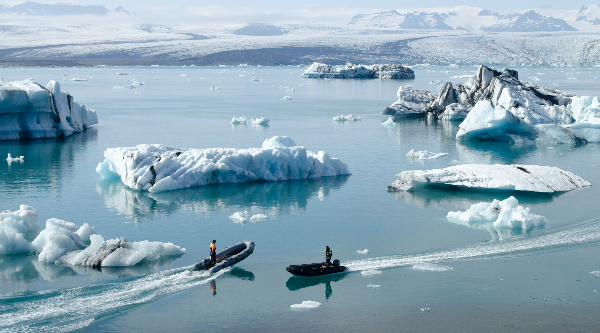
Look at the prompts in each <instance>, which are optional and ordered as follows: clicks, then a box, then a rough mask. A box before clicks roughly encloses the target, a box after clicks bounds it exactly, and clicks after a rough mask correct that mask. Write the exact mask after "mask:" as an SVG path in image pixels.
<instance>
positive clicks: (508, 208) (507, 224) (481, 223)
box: [446, 196, 546, 239]
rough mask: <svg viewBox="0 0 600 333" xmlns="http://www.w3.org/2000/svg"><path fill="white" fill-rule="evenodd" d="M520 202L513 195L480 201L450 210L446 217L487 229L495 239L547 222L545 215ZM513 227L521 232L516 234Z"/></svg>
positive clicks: (508, 236) (522, 232)
mask: <svg viewBox="0 0 600 333" xmlns="http://www.w3.org/2000/svg"><path fill="white" fill-rule="evenodd" d="M518 204H519V201H518V200H517V199H516V198H515V197H513V196H511V197H509V198H508V199H506V200H503V201H499V200H494V201H493V202H491V203H488V202H480V203H478V204H474V205H472V206H471V208H469V209H467V210H466V211H464V212H449V213H448V215H447V216H446V218H447V219H448V221H450V222H452V223H456V224H460V225H464V226H467V227H469V228H473V229H483V230H487V231H489V232H490V234H491V235H492V238H493V239H506V238H510V237H513V236H515V235H519V234H524V233H526V231H527V230H529V229H532V228H535V227H541V226H543V225H545V224H546V218H545V217H543V216H541V215H536V214H533V213H531V212H530V210H529V207H527V208H525V207H523V206H519V205H518ZM512 229H517V230H519V231H520V232H517V233H516V234H515V233H514V232H513V230H512Z"/></svg>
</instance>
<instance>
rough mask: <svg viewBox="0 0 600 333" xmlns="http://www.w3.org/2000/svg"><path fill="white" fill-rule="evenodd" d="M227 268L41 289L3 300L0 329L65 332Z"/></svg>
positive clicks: (204, 280)
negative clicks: (209, 271) (117, 281)
mask: <svg viewBox="0 0 600 333" xmlns="http://www.w3.org/2000/svg"><path fill="white" fill-rule="evenodd" d="M228 271H229V269H224V270H222V271H220V272H218V273H215V274H212V275H209V274H207V273H206V272H202V273H200V272H192V271H191V266H190V267H183V268H177V269H171V270H166V271H161V272H157V273H154V274H150V275H147V276H144V277H142V278H139V279H135V280H133V281H128V282H122V283H112V284H107V285H100V286H87V287H79V288H70V289H63V290H57V291H55V292H44V293H39V294H37V295H33V296H30V297H29V296H28V297H22V296H16V297H13V298H5V299H3V304H2V305H0V331H2V332H20V331H24V330H35V331H37V332H68V331H72V330H75V329H79V328H82V327H85V326H88V325H89V324H91V323H92V322H93V321H94V320H96V319H98V318H101V317H103V316H104V315H106V314H108V313H113V312H115V311H117V310H119V309H125V308H126V309H131V307H132V306H139V305H142V304H145V303H149V302H152V301H156V300H158V299H160V298H162V297H165V296H167V295H170V294H174V293H177V292H180V291H183V290H186V289H189V288H193V287H196V286H199V285H202V284H206V283H208V282H210V281H211V280H214V279H216V278H218V277H220V276H222V275H223V274H224V273H226V272H228Z"/></svg>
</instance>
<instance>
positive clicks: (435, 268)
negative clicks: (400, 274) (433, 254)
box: [413, 263, 453, 272]
mask: <svg viewBox="0 0 600 333" xmlns="http://www.w3.org/2000/svg"><path fill="white" fill-rule="evenodd" d="M451 269H453V268H452V267H449V266H442V265H436V264H430V263H421V264H414V265H413V270H415V271H424V272H445V271H449V270H451Z"/></svg>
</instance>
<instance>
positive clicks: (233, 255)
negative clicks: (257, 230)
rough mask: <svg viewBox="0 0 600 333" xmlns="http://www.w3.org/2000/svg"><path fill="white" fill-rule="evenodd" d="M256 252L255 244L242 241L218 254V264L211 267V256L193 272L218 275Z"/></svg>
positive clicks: (197, 264) (196, 265) (198, 263)
mask: <svg viewBox="0 0 600 333" xmlns="http://www.w3.org/2000/svg"><path fill="white" fill-rule="evenodd" d="M252 252H254V242H250V241H241V242H239V243H237V244H233V245H231V246H230V247H227V248H225V249H223V250H221V251H219V252H217V254H216V257H217V262H216V264H215V265H214V266H212V265H211V262H210V256H209V257H208V258H206V259H204V260H201V261H198V262H197V263H196V264H195V265H194V267H192V270H193V271H208V272H209V273H210V274H212V273H216V272H218V271H220V270H222V269H223V268H225V267H229V266H233V265H235V264H237V263H238V262H240V261H242V260H244V259H246V258H248V256H249V255H251V254H252Z"/></svg>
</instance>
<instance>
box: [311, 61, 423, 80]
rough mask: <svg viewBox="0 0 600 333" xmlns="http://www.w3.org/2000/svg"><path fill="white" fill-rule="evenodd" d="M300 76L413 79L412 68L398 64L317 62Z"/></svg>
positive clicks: (315, 77)
mask: <svg viewBox="0 0 600 333" xmlns="http://www.w3.org/2000/svg"><path fill="white" fill-rule="evenodd" d="M301 77H304V78H314V79H317V78H318V79H323V78H328V79H414V78H415V72H413V70H412V69H410V68H407V67H404V66H400V65H388V64H385V65H353V64H351V63H346V65H344V66H330V65H326V64H322V63H318V62H314V63H313V64H312V65H310V66H309V67H308V68H307V69H306V70H305V71H304V73H302V75H301Z"/></svg>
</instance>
